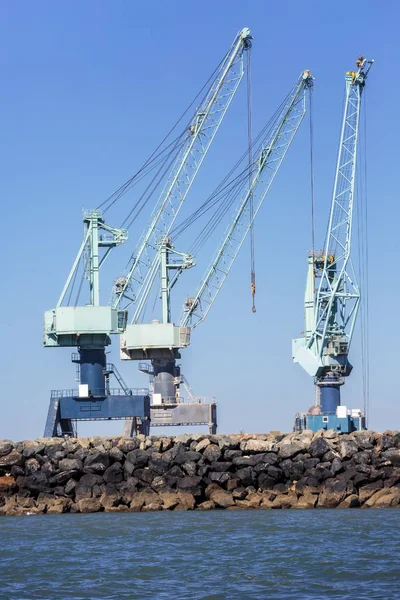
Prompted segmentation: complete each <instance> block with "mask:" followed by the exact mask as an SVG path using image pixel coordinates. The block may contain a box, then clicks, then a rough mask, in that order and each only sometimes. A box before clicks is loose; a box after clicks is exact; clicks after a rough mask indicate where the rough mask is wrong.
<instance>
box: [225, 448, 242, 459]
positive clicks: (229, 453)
mask: <svg viewBox="0 0 400 600" xmlns="http://www.w3.org/2000/svg"><path fill="white" fill-rule="evenodd" d="M242 454H243V452H242V451H241V450H225V452H224V458H225V460H233V459H234V458H238V457H239V456H242Z"/></svg>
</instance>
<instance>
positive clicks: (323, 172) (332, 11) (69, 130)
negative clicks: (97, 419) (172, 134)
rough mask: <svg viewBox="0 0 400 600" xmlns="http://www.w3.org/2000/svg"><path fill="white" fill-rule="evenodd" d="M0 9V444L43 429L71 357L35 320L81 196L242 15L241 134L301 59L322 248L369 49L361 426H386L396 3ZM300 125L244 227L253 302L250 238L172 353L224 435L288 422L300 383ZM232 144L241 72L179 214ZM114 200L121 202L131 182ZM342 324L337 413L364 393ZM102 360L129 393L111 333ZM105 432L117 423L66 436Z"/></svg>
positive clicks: (304, 214) (392, 291)
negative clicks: (360, 59) (347, 365)
mask: <svg viewBox="0 0 400 600" xmlns="http://www.w3.org/2000/svg"><path fill="white" fill-rule="evenodd" d="M1 13H2V19H1V24H0V39H1V43H2V48H1V52H0V69H1V74H2V85H1V89H0V95H1V107H2V110H1V113H0V120H1V149H0V151H1V162H0V164H1V177H0V182H1V183H0V185H1V198H2V206H3V211H2V242H3V243H2V247H3V254H2V256H3V261H2V289H3V291H2V295H1V298H0V314H1V325H2V327H1V329H2V333H3V340H2V345H1V347H2V357H1V364H2V369H3V373H2V391H3V393H2V411H1V419H0V437H1V438H12V439H15V440H16V439H24V438H32V437H36V436H38V435H41V434H42V432H43V428H44V423H45V418H46V414H47V409H48V402H49V393H50V390H51V389H57V388H69V387H74V376H75V373H74V368H73V365H72V364H71V363H70V351H69V350H63V349H44V348H43V347H42V314H43V311H44V310H46V309H49V308H51V307H53V306H54V305H55V303H56V301H57V299H58V296H59V294H60V291H61V288H62V286H63V284H64V281H65V279H66V277H67V274H68V271H69V269H70V266H71V264H72V261H73V258H74V256H75V254H76V252H77V249H78V246H79V244H80V241H81V235H82V224H81V210H82V208H84V207H86V208H91V207H95V206H98V205H99V204H100V203H101V202H102V201H103V199H104V198H106V197H107V196H108V195H110V194H111V193H112V192H113V191H114V190H115V189H117V188H118V187H119V186H120V185H121V184H122V183H123V182H124V181H126V180H127V179H128V178H129V177H130V176H131V175H132V174H133V173H134V172H135V171H136V170H137V168H138V167H139V166H140V165H141V164H142V163H143V161H144V160H145V158H146V157H147V156H148V154H149V153H150V152H151V151H152V150H153V149H154V147H155V146H156V145H157V144H158V142H159V141H160V139H161V138H162V137H163V136H164V134H165V133H166V131H168V129H169V127H170V126H171V124H172V123H174V122H175V120H176V119H177V117H179V116H180V115H181V113H182V112H183V110H184V109H185V108H186V106H187V105H188V104H189V102H191V100H192V99H193V97H194V96H195V94H196V93H197V91H198V90H199V88H200V87H201V86H202V85H203V83H204V82H205V80H206V79H207V78H208V76H209V74H210V73H211V71H212V70H213V69H214V67H215V66H216V64H217V63H218V62H219V60H220V58H221V57H222V56H223V54H224V53H225V52H226V50H227V48H228V47H229V45H230V44H231V42H232V40H233V38H234V36H235V34H236V33H237V31H238V30H239V29H241V28H242V27H250V29H251V31H252V34H253V35H254V44H253V51H252V63H253V101H254V103H253V114H254V131H255V133H256V132H257V131H258V130H259V129H260V128H261V127H262V126H263V125H264V124H265V123H266V122H267V121H268V119H269V117H270V116H271V115H272V113H273V112H274V110H275V109H276V107H277V106H278V105H279V103H280V102H281V100H282V99H283V97H284V96H285V95H286V94H287V92H288V91H289V89H290V88H291V86H292V85H293V84H294V82H295V81H296V78H297V76H298V75H299V73H300V72H301V71H302V70H303V69H305V68H309V69H311V71H312V73H313V74H314V76H315V90H314V100H313V102H314V115H313V119H314V131H315V136H314V153H315V185H316V196H315V200H316V212H317V214H316V219H317V221H316V224H317V234H316V235H317V245H319V246H320V245H321V244H322V243H323V239H324V234H325V229H326V223H327V218H328V211H329V206H330V199H331V190H332V183H333V175H334V168H335V159H336V151H337V143H338V137H339V126H340V122H341V116H342V115H341V111H342V99H343V89H344V74H345V72H346V71H347V70H349V69H352V68H353V67H354V61H355V58H356V57H357V55H358V54H360V53H364V54H365V55H367V56H368V57H373V58H375V61H376V62H375V66H374V68H373V70H372V71H371V75H370V77H369V81H368V90H367V94H366V109H367V113H366V115H367V172H368V202H369V237H368V246H369V280H370V296H369V299H370V317H369V332H370V378H371V386H370V397H371V410H370V422H369V424H370V427H371V428H374V429H377V430H384V429H387V428H399V427H400V405H399V402H398V399H397V394H398V392H397V388H398V385H397V381H396V372H397V368H398V367H397V340H398V337H399V333H400V331H399V330H400V326H399V324H398V322H397V319H396V315H397V312H398V311H397V305H398V297H399V292H400V279H399V273H398V268H397V263H398V251H397V240H398V221H399V216H400V215H399V203H398V191H397V188H398V164H397V163H398V135H399V126H398V123H397V121H396V117H395V115H396V108H397V98H398V96H399V91H400V90H399V81H398V77H397V56H396V54H395V52H394V50H395V48H396V47H398V44H396V43H395V40H396V35H397V30H396V27H397V25H396V23H397V22H398V19H399V17H400V9H399V7H398V5H397V3H396V2H387V3H378V2H372V1H367V2H366V3H364V4H363V5H362V7H357V6H356V5H350V4H349V3H348V2H342V1H341V0H340V1H337V2H335V3H327V2H312V1H309V0H305V1H304V2H301V3H299V2H294V1H289V2H286V3H279V2H274V3H272V2H267V1H264V2H261V1H255V0H254V1H253V2H245V1H243V0H242V1H240V2H239V1H236V0H230V2H218V3H217V2H212V1H210V0H205V1H204V2H202V3H201V5H199V4H197V3H195V2H187V1H186V2H183V1H174V0H171V1H169V2H161V1H158V2H156V1H154V0H149V1H148V2H146V3H139V2H133V1H132V2H128V1H120V0H114V1H113V2H110V1H109V2H105V1H102V0H96V1H94V0H87V1H86V2H77V1H73V2H57V3H55V2H50V1H46V0H42V1H41V2H30V1H19V2H14V3H11V2H8V3H3V4H2V7H1ZM364 108H365V107H364ZM307 127H308V123H304V125H303V128H302V130H301V132H300V133H299V135H298V137H297V138H296V140H295V142H294V144H293V146H292V148H291V149H290V153H289V154H288V156H287V159H286V160H285V162H284V164H283V166H282V169H281V171H280V173H279V174H278V177H277V178H276V181H275V183H274V185H273V188H272V189H271V191H270V193H269V196H268V197H267V200H266V201H265V204H264V206H263V208H262V210H261V212H260V214H259V217H258V220H257V223H256V228H255V241H256V273H257V297H256V303H257V313H256V314H255V315H254V314H253V313H252V312H251V298H250V292H249V287H250V286H249V279H250V273H249V269H250V266H249V265H250V251H249V244H248V243H247V244H245V247H244V248H243V251H242V253H241V255H240V256H239V258H238V260H237V262H236V264H235V266H234V269H233V270H232V273H231V275H230V278H229V280H228V281H227V283H226V285H225V287H224V289H223V291H222V292H221V294H220V296H219V297H218V299H217V302H216V304H215V305H214V306H213V308H212V310H211V312H210V314H209V316H208V317H207V320H206V321H205V322H204V323H203V324H202V325H201V326H199V327H198V328H197V329H196V330H195V332H194V333H193V337H192V345H191V346H190V348H188V349H187V350H186V352H185V353H184V355H183V357H182V361H181V362H182V365H183V370H184V372H185V373H186V375H187V377H188V379H189V381H190V383H191V385H192V387H193V389H194V391H195V393H197V394H199V395H213V396H216V398H217V401H218V404H219V424H220V431H221V432H235V431H239V430H240V429H244V430H245V431H248V432H256V431H258V432H259V431H268V430H270V429H280V430H282V431H290V430H291V428H292V424H293V419H294V414H295V413H296V412H297V411H301V410H306V409H307V408H308V406H309V405H310V404H311V403H312V401H313V393H314V390H313V383H312V381H311V378H309V377H308V376H307V375H306V373H305V372H303V371H302V369H301V368H300V367H299V366H298V365H293V364H292V361H291V339H292V337H297V335H298V334H299V333H300V332H301V330H302V329H303V295H304V285H305V274H306V262H307V252H308V250H309V248H310V246H311V236H310V188H309V176H310V167H309V145H308V144H309V142H308V131H307ZM245 145H246V95H245V85H242V89H241V90H240V91H239V93H238V94H237V96H236V98H235V99H234V102H233V104H232V107H231V109H230V111H229V113H228V115H227V117H226V119H225V121H224V123H223V125H222V126H221V129H220V132H219V135H218V137H217V139H216V141H215V143H214V145H213V147H212V149H211V151H210V153H209V155H208V157H207V158H206V160H205V162H204V165H203V168H202V171H201V174H200V176H199V178H198V180H196V182H195V184H194V186H193V188H192V191H191V194H190V197H189V199H188V203H189V202H190V206H191V207H196V206H198V205H199V204H200V203H201V202H203V201H204V199H205V198H206V197H207V196H208V194H209V193H210V192H211V191H212V190H213V187H214V186H215V185H216V184H217V183H218V181H219V179H221V178H222V177H223V176H224V175H225V173H226V171H227V170H229V168H230V166H231V165H232V164H233V163H234V162H235V161H236V159H237V157H238V156H240V155H241V154H242V152H243V151H244V149H245ZM125 202H126V204H125V205H124V207H125V208H126V210H129V203H130V202H134V195H133V196H132V195H131V196H129V197H127V198H126V200H125ZM118 217H119V214H118V213H117V215H116V221H113V218H112V214H110V218H109V221H110V224H112V225H119V218H118ZM140 232H141V231H140V227H137V228H135V229H134V230H132V231H131V232H130V241H129V242H128V244H127V245H126V248H124V249H121V251H120V250H119V249H117V250H115V251H114V255H113V258H112V261H110V266H109V267H108V271H106V272H105V277H104V278H103V280H102V281H103V285H102V300H103V302H104V303H107V302H108V298H109V293H110V289H111V284H112V280H113V278H114V276H117V275H119V273H120V272H121V271H122V270H123V267H124V266H125V261H126V256H127V254H126V253H129V251H131V250H132V249H133V247H134V245H135V240H136V238H137V237H138V236H139V235H140ZM216 243H217V240H215V244H216ZM178 249H179V250H182V251H184V250H185V248H182V247H179V248H178ZM209 259H210V255H207V256H204V257H198V265H199V266H198V268H197V269H193V270H192V272H191V273H190V275H188V277H187V279H185V281H184V283H182V284H181V288H182V290H181V291H182V293H183V294H184V293H186V292H189V293H191V292H193V291H194V290H193V288H195V286H196V283H197V281H198V280H199V279H200V277H201V275H202V272H203V268H204V266H205V265H206V264H207V263H208V261H209ZM183 277H186V275H185V274H184V275H183V276H182V278H183ZM173 301H174V302H175V303H176V304H175V305H179V306H180V305H181V303H182V302H183V297H179V294H178V292H177V297H176V299H175V298H174V300H173ZM358 337H359V336H358V335H356V338H355V341H354V345H353V348H352V352H351V359H352V362H353V365H354V371H353V374H352V376H351V377H350V378H349V380H348V381H347V383H346V385H345V388H344V389H343V391H342V401H343V403H344V404H347V405H348V406H352V407H358V406H360V405H362V377H361V355H360V348H359V343H358ZM111 358H112V360H113V361H114V362H116V363H117V364H118V366H119V368H120V370H121V371H122V372H123V373H124V375H125V378H126V379H127V381H128V383H129V384H130V385H131V386H132V387H134V386H140V387H141V386H144V385H146V384H147V381H146V379H145V376H144V375H142V374H140V373H138V372H137V364H136V363H131V364H125V363H124V364H122V365H121V364H120V363H119V362H118V352H117V340H115V341H114V344H113V349H112V352H111ZM120 429H121V424H120V423H118V422H117V423H110V424H102V425H101V426H96V425H91V426H85V427H82V428H80V432H81V433H82V434H83V433H108V432H109V433H118V432H119V431H120Z"/></svg>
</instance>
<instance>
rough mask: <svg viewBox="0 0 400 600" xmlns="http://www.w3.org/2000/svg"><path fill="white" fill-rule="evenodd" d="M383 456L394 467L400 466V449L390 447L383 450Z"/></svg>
mask: <svg viewBox="0 0 400 600" xmlns="http://www.w3.org/2000/svg"><path fill="white" fill-rule="evenodd" d="M382 457H383V458H385V459H387V460H389V461H390V462H391V463H392V465H393V466H394V467H399V466H400V449H398V448H389V450H385V452H382Z"/></svg>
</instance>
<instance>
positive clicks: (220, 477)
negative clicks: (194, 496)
mask: <svg viewBox="0 0 400 600" xmlns="http://www.w3.org/2000/svg"><path fill="white" fill-rule="evenodd" d="M230 476H231V475H230V473H222V472H217V471H210V472H209V473H208V476H207V477H208V479H209V480H210V481H215V482H216V483H219V484H220V485H223V484H224V483H226V482H227V481H229V479H230Z"/></svg>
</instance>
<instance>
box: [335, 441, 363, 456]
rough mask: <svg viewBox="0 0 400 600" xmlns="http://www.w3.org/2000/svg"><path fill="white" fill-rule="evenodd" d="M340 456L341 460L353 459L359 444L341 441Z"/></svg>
mask: <svg viewBox="0 0 400 600" xmlns="http://www.w3.org/2000/svg"><path fill="white" fill-rule="evenodd" d="M338 450H339V454H340V458H342V459H344V458H351V457H352V456H353V455H354V454H357V452H358V447H357V444H356V443H355V442H353V441H351V440H341V441H340V442H339V448H338Z"/></svg>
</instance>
